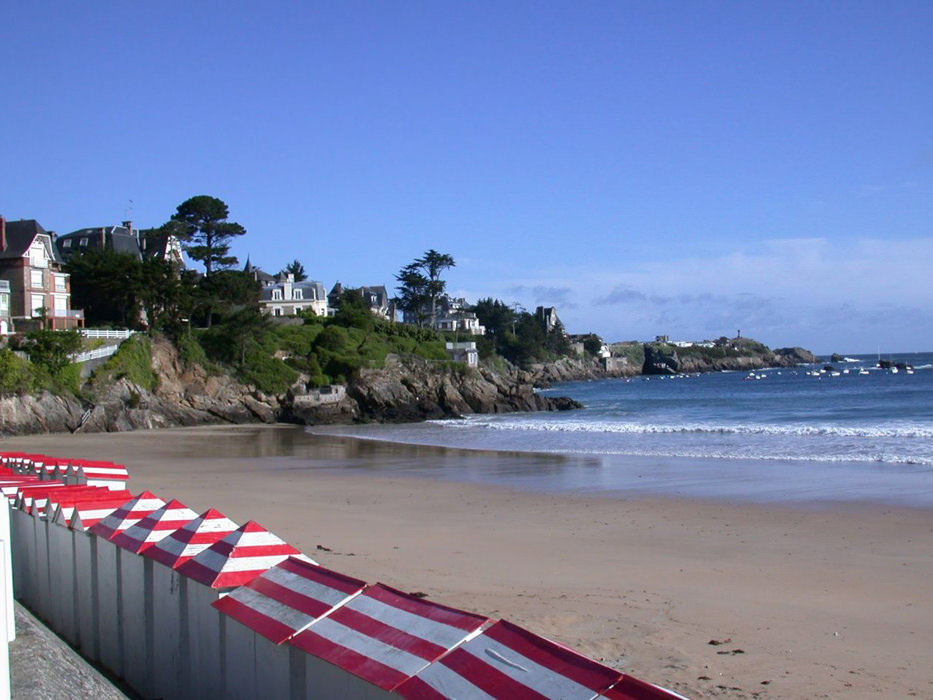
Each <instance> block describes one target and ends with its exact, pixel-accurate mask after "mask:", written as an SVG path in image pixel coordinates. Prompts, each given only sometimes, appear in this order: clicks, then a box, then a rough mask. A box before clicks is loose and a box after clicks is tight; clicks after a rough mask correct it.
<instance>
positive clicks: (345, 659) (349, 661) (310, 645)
mask: <svg viewBox="0 0 933 700" xmlns="http://www.w3.org/2000/svg"><path fill="white" fill-rule="evenodd" d="M289 644H294V645H295V646H297V647H298V648H299V649H302V650H304V651H306V652H308V653H309V654H312V655H314V656H317V657H319V658H321V659H324V660H325V661H329V662H331V663H332V664H334V665H335V666H337V667H338V668H342V669H344V670H345V671H349V672H350V673H352V674H353V675H355V676H359V677H360V678H362V679H364V680H367V681H369V682H370V683H372V684H374V685H377V686H379V687H380V688H383V689H385V690H392V689H393V688H394V687H396V686H397V685H398V684H399V683H401V682H402V681H404V680H405V679H406V678H407V677H408V676H406V675H405V674H404V673H402V672H400V671H396V670H395V669H394V668H392V667H391V666H386V665H385V664H382V663H379V662H378V661H375V660H374V659H371V658H369V657H368V656H363V655H362V654H358V653H356V652H355V651H353V650H352V649H347V648H346V647H342V646H339V645H337V644H334V643H333V642H331V641H329V640H327V639H324V638H323V637H321V636H320V635H317V634H315V633H314V632H312V631H311V630H310V629H307V630H305V631H304V632H302V633H301V634H299V635H297V636H296V637H292V639H291V641H290V642H289Z"/></svg>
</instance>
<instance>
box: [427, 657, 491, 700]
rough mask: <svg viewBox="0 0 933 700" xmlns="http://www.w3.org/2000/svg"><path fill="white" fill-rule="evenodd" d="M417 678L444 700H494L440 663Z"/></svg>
mask: <svg viewBox="0 0 933 700" xmlns="http://www.w3.org/2000/svg"><path fill="white" fill-rule="evenodd" d="M418 678H419V679H421V680H422V681H424V682H425V683H427V684H428V685H429V686H431V687H432V688H434V690H436V691H437V692H439V693H440V694H441V695H443V696H444V697H446V698H470V700H474V699H475V700H486V698H489V699H490V700H495V698H494V696H492V695H488V694H486V693H484V692H483V691H482V690H480V689H479V688H478V687H476V686H475V685H473V684H472V683H470V681H468V680H467V679H466V678H464V677H463V676H461V675H460V674H459V673H457V672H456V671H453V670H451V669H449V668H447V667H446V666H444V664H443V663H441V662H440V661H437V662H435V663H433V664H431V665H430V666H428V667H427V668H426V669H424V670H423V671H422V672H421V673H419V674H418Z"/></svg>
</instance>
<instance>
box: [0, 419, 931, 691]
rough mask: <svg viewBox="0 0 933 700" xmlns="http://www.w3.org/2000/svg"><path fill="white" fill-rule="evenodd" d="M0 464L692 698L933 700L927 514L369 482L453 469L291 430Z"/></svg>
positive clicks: (58, 443) (125, 444)
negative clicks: (126, 488)
mask: <svg viewBox="0 0 933 700" xmlns="http://www.w3.org/2000/svg"><path fill="white" fill-rule="evenodd" d="M296 434H297V435H300V436H301V437H300V438H296V437H295V436H296ZM0 450H27V451H35V452H41V453H45V454H50V455H55V456H74V457H86V458H96V459H111V460H114V461H119V462H122V463H124V464H126V465H127V467H128V468H129V469H130V474H131V477H132V481H131V488H132V490H133V491H134V492H135V491H138V490H140V489H144V488H145V489H149V490H151V491H154V492H155V493H156V494H158V495H160V496H161V497H163V498H178V499H179V500H181V501H183V502H184V503H186V504H187V505H188V506H189V507H191V508H193V509H195V510H197V511H201V510H204V509H206V508H208V507H215V508H218V509H219V510H221V511H223V512H224V513H225V514H226V515H227V516H228V517H230V518H232V519H234V520H236V521H237V522H241V523H242V522H245V521H246V520H249V519H253V520H256V521H258V522H260V523H261V524H263V525H265V526H266V527H268V528H269V529H270V530H272V531H274V532H276V533H277V534H279V535H280V536H281V537H283V538H284V539H286V540H288V541H289V542H291V543H292V544H294V545H295V546H297V547H299V548H301V549H302V550H303V551H305V552H306V553H307V554H308V555H310V556H311V557H312V558H314V559H315V560H317V561H318V562H319V563H320V564H322V565H324V566H327V567H330V568H333V569H336V570H338V571H342V572H344V573H347V574H350V575H353V576H357V577H359V578H362V579H365V580H367V581H369V582H376V581H381V582H384V583H387V584H389V585H391V586H395V587H397V588H400V589H402V590H406V591H412V592H414V591H421V592H424V593H427V594H428V595H429V596H430V598H431V599H432V600H435V601H438V602H441V603H445V604H448V605H453V606H457V607H461V608H464V609H468V610H472V611H475V612H479V613H483V614H486V615H489V616H492V617H503V618H506V619H509V620H511V621H513V622H516V623H518V624H520V625H522V626H524V627H527V628H528V629H530V630H533V631H534V632H537V633H539V634H542V635H545V636H547V637H550V638H553V639H556V640H558V641H561V642H563V643H565V644H567V645H569V646H571V647H573V648H575V649H577V650H579V651H581V652H582V653H584V654H587V655H588V656H591V657H593V658H596V659H600V660H602V661H604V662H605V663H606V664H608V665H611V666H614V667H616V668H618V669H620V670H622V671H624V672H629V673H632V674H634V675H636V676H638V677H641V678H643V679H645V680H649V681H652V682H654V683H658V684H660V685H664V686H666V687H669V688H671V689H674V690H677V691H678V692H681V693H683V694H684V695H687V696H690V697H695V698H706V697H729V698H753V697H754V698H820V697H827V698H829V697H832V698H835V697H844V698H863V697H872V698H874V697H884V698H906V697H922V698H933V511H929V510H912V509H907V508H891V507H873V506H865V507H859V508H853V507H851V506H848V507H844V508H843V507H838V508H828V507H823V508H821V509H814V508H813V507H810V508H806V509H805V508H794V507H778V506H773V505H769V506H759V505H754V506H749V505H737V504H730V503H721V502H714V501H699V500H675V499H663V498H646V497H644V496H637V497H634V496H633V497H631V498H624V497H619V496H618V495H613V497H611V498H610V497H604V498H590V497H586V498H584V497H569V496H566V495H550V494H541V493H524V492H517V491H511V490H507V489H501V488H492V487H485V486H476V485H470V484H464V483H452V482H446V481H438V480H433V479H428V478H414V477H411V476H397V475H392V470H391V469H389V470H388V471H386V470H385V469H376V468H375V466H376V465H390V466H391V465H392V464H403V463H406V464H407V463H410V462H412V461H417V462H424V463H426V464H429V463H430V462H431V460H438V459H449V458H450V455H451V454H452V453H451V451H445V450H441V449H436V448H413V447H406V446H388V445H379V444H371V443H370V444H363V443H360V442H358V441H353V440H341V439H336V438H309V437H306V436H304V435H302V434H301V433H300V432H298V431H297V430H296V429H294V428H289V427H264V428H256V427H249V428H219V429H218V428H209V429H205V428H198V429H191V430H171V431H152V432H136V433H121V434H105V435H74V436H73V435H52V436H36V437H29V438H15V439H7V440H3V441H0ZM276 455H288V456H276ZM292 455H294V456H292ZM456 458H457V459H458V460H459V463H462V465H463V467H464V469H466V470H468V469H469V468H470V465H481V464H482V462H483V460H490V459H496V460H504V459H507V460H524V461H526V462H527V463H528V464H529V465H531V466H534V461H535V460H536V459H540V460H542V463H543V464H545V466H546V462H547V458H544V457H540V458H539V457H536V456H533V455H501V454H498V455H493V454H491V453H485V452H476V453H470V452H459V453H456ZM319 546H320V547H324V548H326V549H319ZM714 641H715V642H717V644H713V643H712V642H714Z"/></svg>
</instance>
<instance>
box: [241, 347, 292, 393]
mask: <svg viewBox="0 0 933 700" xmlns="http://www.w3.org/2000/svg"><path fill="white" fill-rule="evenodd" d="M237 374H238V376H239V377H240V379H241V380H242V381H243V382H244V383H246V384H252V385H254V386H255V387H256V388H257V389H259V390H260V391H262V392H265V393H267V394H282V393H284V392H285V390H286V389H288V387H289V386H291V385H292V384H293V383H294V381H295V380H296V379H297V378H298V373H297V372H295V370H293V369H292V368H291V367H289V366H288V365H286V364H285V363H284V362H282V360H279V359H277V358H275V357H271V356H270V355H268V354H266V353H264V352H261V351H252V352H247V354H246V362H244V363H243V366H242V367H241V368H240V371H239V372H238V373H237Z"/></svg>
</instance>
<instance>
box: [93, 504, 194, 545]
mask: <svg viewBox="0 0 933 700" xmlns="http://www.w3.org/2000/svg"><path fill="white" fill-rule="evenodd" d="M196 517H198V514H197V513H195V512H194V511H193V510H191V509H190V508H189V507H188V506H186V505H185V504H184V503H182V502H181V501H176V500H175V499H174V498H173V499H172V500H171V501H169V502H168V503H166V504H165V505H164V506H162V507H161V508H159V510H156V511H153V512H152V513H150V514H149V515H147V516H146V517H145V518H143V519H142V520H140V521H139V522H138V523H136V524H135V525H133V526H132V527H129V528H127V529H126V530H124V531H123V532H118V533H117V534H116V535H114V536H113V538H111V540H110V541H111V542H113V543H114V544H115V545H117V546H118V547H122V548H123V549H127V550H129V551H131V552H134V553H135V554H142V553H143V551H145V550H146V549H148V548H149V547H151V546H152V545H154V544H155V543H156V542H158V541H159V540H161V539H163V538H165V537H168V536H169V535H171V534H172V531H174V530H177V529H178V528H180V527H184V526H185V525H187V524H188V523H190V522H191V521H192V520H194V519H195V518H196Z"/></svg>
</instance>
